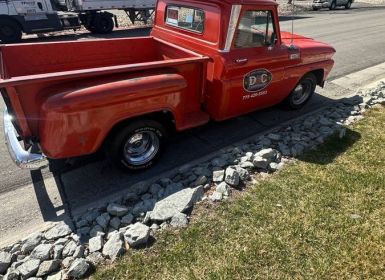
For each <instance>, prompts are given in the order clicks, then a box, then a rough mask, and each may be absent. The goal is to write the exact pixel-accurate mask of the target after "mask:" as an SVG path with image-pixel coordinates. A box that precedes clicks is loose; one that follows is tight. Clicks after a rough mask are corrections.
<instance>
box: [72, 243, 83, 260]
mask: <svg viewBox="0 0 385 280" xmlns="http://www.w3.org/2000/svg"><path fill="white" fill-rule="evenodd" d="M73 257H74V258H75V259H79V258H84V246H83V245H79V246H77V247H76V250H75V252H74V254H73Z"/></svg>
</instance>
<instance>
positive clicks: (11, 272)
mask: <svg viewBox="0 0 385 280" xmlns="http://www.w3.org/2000/svg"><path fill="white" fill-rule="evenodd" d="M19 279H20V272H19V271H18V270H17V269H14V268H10V269H8V271H7V274H5V275H4V279H3V280H19Z"/></svg>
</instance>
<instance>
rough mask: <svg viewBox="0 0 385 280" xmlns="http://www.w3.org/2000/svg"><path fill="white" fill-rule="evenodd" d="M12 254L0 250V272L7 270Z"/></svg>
mask: <svg viewBox="0 0 385 280" xmlns="http://www.w3.org/2000/svg"><path fill="white" fill-rule="evenodd" d="M11 261H12V255H11V254H10V253H7V252H0V274H3V273H5V272H6V271H7V269H8V267H9V266H10V265H11Z"/></svg>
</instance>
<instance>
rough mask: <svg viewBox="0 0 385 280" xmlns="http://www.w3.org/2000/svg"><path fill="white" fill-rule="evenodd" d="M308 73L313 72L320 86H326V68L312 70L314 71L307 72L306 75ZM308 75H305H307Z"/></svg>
mask: <svg viewBox="0 0 385 280" xmlns="http://www.w3.org/2000/svg"><path fill="white" fill-rule="evenodd" d="M308 74H313V75H314V76H315V77H316V79H317V85H318V86H320V87H323V86H324V84H325V81H324V77H325V70H324V69H316V70H312V71H310V72H308V73H306V75H308ZM306 75H304V76H306Z"/></svg>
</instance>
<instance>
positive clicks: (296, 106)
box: [288, 75, 317, 110]
mask: <svg viewBox="0 0 385 280" xmlns="http://www.w3.org/2000/svg"><path fill="white" fill-rule="evenodd" d="M305 80H310V81H311V83H312V89H311V92H310V94H309V96H308V98H307V99H306V100H305V101H304V102H302V103H301V104H295V103H294V102H293V96H294V90H293V91H292V92H291V93H290V95H289V98H288V105H289V107H290V108H291V109H294V110H298V109H301V108H302V107H304V106H305V105H306V104H307V103H308V102H309V100H310V99H311V98H312V96H313V95H314V91H315V89H316V87H317V80H316V78H315V77H314V76H313V75H307V76H305V77H303V78H302V79H301V80H300V81H299V82H298V84H297V85H296V87H297V86H298V85H299V84H301V83H303V82H304V81H305Z"/></svg>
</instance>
